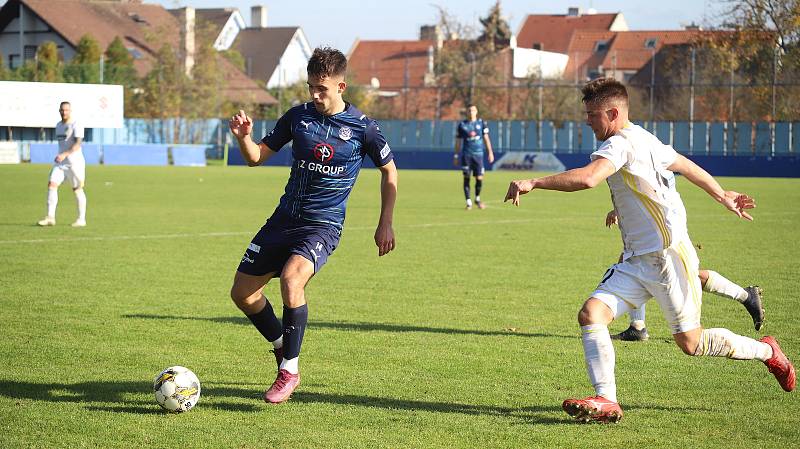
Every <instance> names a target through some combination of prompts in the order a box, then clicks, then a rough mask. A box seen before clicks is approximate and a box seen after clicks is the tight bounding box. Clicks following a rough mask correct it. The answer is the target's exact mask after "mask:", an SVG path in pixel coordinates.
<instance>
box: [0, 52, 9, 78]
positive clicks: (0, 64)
mask: <svg viewBox="0 0 800 449" xmlns="http://www.w3.org/2000/svg"><path fill="white" fill-rule="evenodd" d="M10 79H11V72H10V71H9V70H8V69H7V68H6V63H5V60H4V59H3V53H2V52H0V80H3V81H7V80H10Z"/></svg>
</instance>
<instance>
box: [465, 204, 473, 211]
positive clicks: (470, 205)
mask: <svg viewBox="0 0 800 449" xmlns="http://www.w3.org/2000/svg"><path fill="white" fill-rule="evenodd" d="M464 209H466V210H472V204H467V207H465V208H464Z"/></svg>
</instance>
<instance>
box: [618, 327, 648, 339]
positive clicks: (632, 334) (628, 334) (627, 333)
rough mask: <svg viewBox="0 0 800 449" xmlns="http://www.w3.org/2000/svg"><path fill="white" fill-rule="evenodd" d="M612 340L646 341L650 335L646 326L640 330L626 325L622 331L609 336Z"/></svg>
mask: <svg viewBox="0 0 800 449" xmlns="http://www.w3.org/2000/svg"><path fill="white" fill-rule="evenodd" d="M611 339H612V340H622V341H647V340H649V339H650V335H649V334H648V333H647V328H646V327H643V328H642V330H639V329H636V328H635V327H633V326H628V328H627V329H625V330H624V331H622V332H620V333H618V334H614V335H612V336H611Z"/></svg>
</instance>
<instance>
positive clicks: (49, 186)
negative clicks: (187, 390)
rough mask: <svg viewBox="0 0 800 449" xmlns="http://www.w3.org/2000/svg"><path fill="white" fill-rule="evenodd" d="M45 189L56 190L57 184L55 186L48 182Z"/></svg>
mask: <svg viewBox="0 0 800 449" xmlns="http://www.w3.org/2000/svg"><path fill="white" fill-rule="evenodd" d="M47 188H48V189H57V188H58V184H56V183H54V182H48V183H47Z"/></svg>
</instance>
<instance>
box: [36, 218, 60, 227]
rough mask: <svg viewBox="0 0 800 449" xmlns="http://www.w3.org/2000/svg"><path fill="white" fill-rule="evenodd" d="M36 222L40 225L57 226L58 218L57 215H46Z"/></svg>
mask: <svg viewBox="0 0 800 449" xmlns="http://www.w3.org/2000/svg"><path fill="white" fill-rule="evenodd" d="M36 224H37V225H39V226H55V225H56V219H55V217H44V218H42V219H41V220H39V221H37V222H36Z"/></svg>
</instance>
